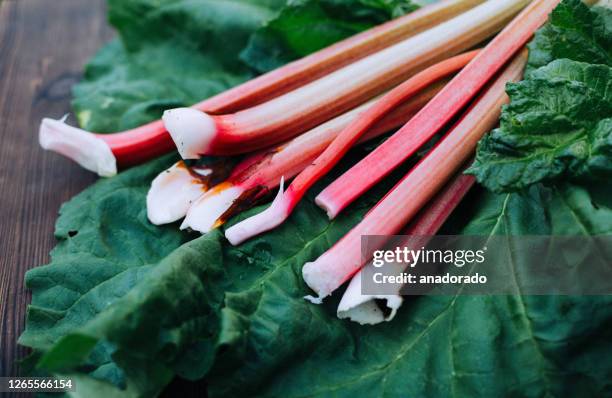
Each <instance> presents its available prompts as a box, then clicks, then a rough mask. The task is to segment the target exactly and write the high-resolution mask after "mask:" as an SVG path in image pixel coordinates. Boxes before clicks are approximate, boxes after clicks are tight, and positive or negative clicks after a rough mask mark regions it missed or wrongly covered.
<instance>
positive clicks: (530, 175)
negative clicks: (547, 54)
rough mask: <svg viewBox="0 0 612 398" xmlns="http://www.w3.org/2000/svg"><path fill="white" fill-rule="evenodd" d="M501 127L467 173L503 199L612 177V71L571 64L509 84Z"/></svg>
mask: <svg viewBox="0 0 612 398" xmlns="http://www.w3.org/2000/svg"><path fill="white" fill-rule="evenodd" d="M507 92H508V95H509V96H510V104H509V105H507V106H506V107H505V108H504V110H503V112H502V116H501V122H500V127H499V128H498V129H495V130H493V131H492V132H491V133H490V134H488V135H486V136H485V137H484V138H483V139H482V140H481V141H480V143H479V146H478V152H477V156H476V161H475V162H474V165H473V166H472V167H471V168H470V170H469V172H470V173H472V174H474V175H475V176H476V177H477V178H478V181H479V182H481V183H482V184H483V185H485V186H486V187H487V188H489V189H491V190H493V191H496V192H500V191H512V190H518V189H523V188H525V187H528V186H530V185H532V184H535V183H537V182H554V181H558V180H561V179H571V180H576V181H578V180H581V181H584V180H589V179H596V178H600V179H607V178H609V177H610V175H611V174H612V68H611V67H608V66H605V65H591V64H587V63H582V62H575V61H570V60H566V59H562V60H556V61H553V62H551V63H550V64H548V65H547V66H545V67H542V68H540V69H537V70H535V71H534V72H532V73H531V75H530V76H529V77H528V78H526V79H525V80H523V81H521V82H519V83H516V84H508V86H507Z"/></svg>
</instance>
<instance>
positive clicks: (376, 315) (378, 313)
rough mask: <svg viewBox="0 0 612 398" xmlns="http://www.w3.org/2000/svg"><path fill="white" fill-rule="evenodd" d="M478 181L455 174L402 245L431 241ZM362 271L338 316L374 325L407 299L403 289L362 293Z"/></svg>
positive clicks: (408, 231)
mask: <svg viewBox="0 0 612 398" xmlns="http://www.w3.org/2000/svg"><path fill="white" fill-rule="evenodd" d="M462 170H463V169H462ZM474 182H475V180H474V177H472V176H468V175H464V174H462V171H461V172H460V173H459V175H457V176H455V177H453V181H452V182H450V183H449V184H448V185H447V186H446V187H445V188H443V189H442V191H441V192H439V193H438V194H437V195H436V197H435V198H434V199H433V201H432V202H431V203H430V204H429V205H427V207H425V208H424V209H422V210H421V211H420V212H419V213H418V215H417V216H416V217H415V219H414V220H413V221H412V222H411V223H410V225H409V226H408V228H406V229H405V230H404V231H403V232H402V235H406V239H405V240H403V242H402V243H401V244H400V245H399V246H400V247H409V248H419V247H421V246H422V245H424V244H427V241H428V237H431V236H433V235H435V234H437V233H438V231H439V230H440V228H441V227H442V225H443V224H444V223H445V222H446V220H447V219H448V217H450V215H451V214H452V212H453V211H454V210H455V208H456V207H457V206H458V205H459V203H461V201H462V200H463V198H464V197H465V195H466V194H467V193H468V192H469V190H470V188H472V186H473V185H474ZM365 267H373V265H372V262H369V263H368V264H367V265H366V266H365ZM362 272H363V269H362V270H360V271H359V272H358V273H357V274H355V276H353V278H352V279H351V281H350V283H349V285H348V287H347V288H346V291H345V292H344V294H343V295H342V299H341V300H340V304H338V310H337V312H336V313H337V315H338V318H341V319H344V318H348V319H350V320H352V321H354V322H358V323H360V324H362V325H366V324H367V325H374V324H377V323H381V322H384V321H390V320H392V319H393V318H394V317H395V314H396V313H397V310H398V309H399V307H400V306H401V305H402V302H403V298H402V296H400V295H399V288H398V292H397V294H384V295H369V294H362V293H361V278H362V276H361V274H362ZM382 305H384V306H385V307H386V311H383V310H382V308H381V306H382Z"/></svg>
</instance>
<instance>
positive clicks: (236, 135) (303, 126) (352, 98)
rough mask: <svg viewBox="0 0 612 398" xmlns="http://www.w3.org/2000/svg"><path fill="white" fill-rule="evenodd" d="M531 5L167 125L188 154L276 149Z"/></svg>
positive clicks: (181, 115) (489, 9) (172, 118)
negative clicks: (240, 106)
mask: <svg viewBox="0 0 612 398" xmlns="http://www.w3.org/2000/svg"><path fill="white" fill-rule="evenodd" d="M526 3H528V0H489V1H487V2H485V3H483V4H481V5H479V6H477V7H475V8H472V9H471V10H469V11H466V12H465V13H463V14H460V15H458V16H456V17H454V18H452V19H450V20H448V21H446V22H443V23H441V24H440V25H437V26H435V27H433V28H431V29H428V30H426V31H424V32H421V33H419V34H417V35H415V36H412V37H410V38H408V39H405V40H403V41H401V42H399V43H396V44H394V45H392V46H390V47H387V48H385V49H383V50H380V51H378V52H376V53H374V54H371V55H369V56H368V57H366V58H363V59H360V60H358V61H355V62H354V63H352V64H349V65H347V66H345V67H343V68H341V69H338V70H337V71H335V72H332V73H330V74H327V75H325V76H324V77H321V78H320V79H318V80H315V81H313V82H311V83H309V84H306V85H304V86H301V87H299V88H297V89H295V90H293V91H291V92H289V93H286V94H283V95H281V96H279V97H276V98H274V99H272V100H270V101H267V102H265V103H263V104H260V105H256V106H254V107H252V108H248V109H245V110H242V111H239V112H236V113H232V114H227V115H208V114H206V113H204V112H200V111H198V110H195V109H192V108H178V109H173V110H169V111H166V112H165V113H164V116H163V120H164V124H165V126H166V128H167V129H168V132H169V133H170V135H171V136H172V138H173V140H174V142H175V143H176V145H177V148H178V151H179V153H180V154H181V156H183V158H185V159H197V158H198V157H199V156H201V155H203V154H214V155H231V154H237V153H244V152H249V151H253V150H256V149H260V148H264V147H269V146H271V145H274V144H276V143H278V142H281V141H283V140H286V139H288V138H290V137H292V136H295V135H298V134H300V133H301V132H304V131H306V130H308V129H310V128H312V127H314V126H317V125H319V124H321V123H322V122H324V121H326V120H329V119H330V118H332V117H334V116H336V115H339V114H341V113H343V112H345V111H347V110H349V109H352V108H354V107H355V106H357V105H359V104H361V103H363V102H365V101H366V100H368V99H370V98H373V97H374V96H376V95H378V94H380V93H382V92H384V91H385V90H388V89H390V88H392V87H394V86H396V85H397V84H399V83H400V82H402V81H404V80H406V79H407V78H408V77H410V76H412V75H414V74H415V73H416V72H418V71H420V70H422V69H423V68H425V67H427V66H429V65H431V64H433V63H435V62H437V61H439V60H441V59H444V58H447V57H448V56H450V55H453V54H456V53H458V52H460V51H463V50H465V49H467V48H470V47H473V46H474V45H476V44H478V43H479V42H481V41H482V40H484V39H485V38H487V37H489V36H490V35H492V34H493V33H495V32H497V31H499V30H500V29H501V28H502V27H503V26H504V25H505V24H506V23H507V21H508V20H509V19H511V17H512V16H514V15H515V14H516V13H517V12H518V11H520V9H522V8H523V6H524V5H525V4H526Z"/></svg>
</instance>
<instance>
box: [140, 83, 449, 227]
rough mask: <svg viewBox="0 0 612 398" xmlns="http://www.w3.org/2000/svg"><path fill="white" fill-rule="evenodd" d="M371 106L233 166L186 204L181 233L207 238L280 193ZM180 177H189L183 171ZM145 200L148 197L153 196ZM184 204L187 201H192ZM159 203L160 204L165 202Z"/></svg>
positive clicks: (383, 128)
mask: <svg viewBox="0 0 612 398" xmlns="http://www.w3.org/2000/svg"><path fill="white" fill-rule="evenodd" d="M447 81H448V80H446V81H444V80H443V81H439V82H436V83H435V84H433V85H432V86H430V87H428V88H427V89H425V90H423V91H422V92H420V93H419V94H418V95H416V96H414V97H413V98H411V99H410V100H409V101H406V102H405V103H404V104H402V105H401V106H400V107H398V108H397V109H395V110H393V112H390V113H389V114H388V115H386V116H385V118H384V119H382V120H380V121H379V122H378V123H376V125H375V126H373V128H372V129H370V130H369V131H368V133H367V134H366V135H365V136H364V137H362V140H361V141H366V140H368V139H371V138H374V137H376V136H379V135H380V134H382V133H385V132H387V131H389V130H391V129H393V128H396V127H398V126H401V125H402V124H403V123H405V122H406V121H407V120H408V119H409V118H410V117H411V116H413V115H414V114H415V113H416V112H417V111H418V110H419V109H420V108H421V107H422V106H423V105H425V104H426V103H427V102H428V101H429V100H430V99H431V98H432V97H433V96H434V95H435V94H436V93H437V92H439V91H440V90H441V88H442V87H443V86H444V84H445V83H447ZM375 103H376V100H373V101H370V102H368V103H366V104H364V105H362V106H360V107H358V108H355V109H353V110H352V111H350V112H347V113H345V114H343V115H341V116H338V117H336V118H334V119H332V120H330V121H328V122H326V123H323V124H322V125H319V126H317V127H315V128H314V129H312V130H310V131H308V132H307V133H304V134H302V135H300V136H298V137H296V138H294V139H292V140H291V141H289V142H287V143H285V144H282V145H280V146H278V147H275V148H271V149H266V150H264V151H261V152H259V153H256V154H254V155H251V156H249V157H247V158H246V159H245V160H243V161H242V162H241V163H239V164H238V165H237V166H236V168H235V169H234V171H233V172H232V175H231V176H230V177H229V178H228V179H227V180H226V181H224V182H223V183H221V184H219V185H218V186H216V187H214V188H213V189H211V190H210V191H208V192H206V193H203V194H200V195H198V199H197V200H195V201H194V202H193V204H191V205H190V206H189V205H187V204H186V206H187V207H188V208H189V210H188V212H187V217H186V218H185V220H184V222H183V224H182V226H181V228H190V229H193V230H196V231H199V232H201V233H206V232H208V231H210V230H211V229H212V228H215V227H218V226H220V225H222V224H223V223H224V222H225V221H226V220H227V219H228V218H229V217H231V216H233V215H235V214H237V213H238V212H240V211H242V210H246V209H247V208H250V207H252V206H253V205H254V204H255V203H256V202H257V201H258V200H259V199H261V198H263V197H265V196H266V195H267V194H268V193H269V192H271V191H272V190H274V189H275V188H276V187H278V185H279V182H280V180H281V178H282V177H283V176H284V177H285V178H286V179H289V178H292V177H293V176H295V175H296V174H297V173H299V172H300V171H302V170H303V169H304V168H305V167H307V166H308V165H309V164H310V163H312V161H313V160H314V159H315V158H316V157H317V156H318V155H319V154H320V153H321V152H323V151H324V150H325V148H326V147H327V146H328V145H329V144H330V142H332V140H333V139H334V138H335V137H336V136H337V135H338V134H339V133H340V132H341V131H342V130H343V129H344V128H345V127H346V126H347V125H348V124H349V123H351V122H352V121H353V120H355V119H356V118H357V117H358V116H359V115H361V114H362V113H363V112H365V111H366V110H367V109H369V108H370V107H372V106H373V105H374V104H375ZM184 173H185V174H188V172H186V171H185V172H184ZM163 175H164V173H162V174H160V177H162V178H163ZM187 178H189V177H187ZM192 181H193V182H192V184H193V183H197V181H196V180H192ZM168 186H169V188H170V190H173V188H172V186H171V185H168ZM152 190H153V188H152ZM185 190H186V192H187V193H188V192H189V190H188V188H185ZM175 192H176V191H175ZM170 195H172V192H167V194H165V195H164V196H166V197H167V196H170ZM149 196H152V194H151V191H150V193H149ZM184 199H187V201H188V200H189V199H190V198H184ZM157 202H158V203H160V204H162V202H164V200H159V201H157ZM184 202H186V200H184ZM159 212H161V213H166V212H167V209H166V208H165V207H164V208H160V209H159ZM178 215H179V214H178V213H175V216H178ZM183 215H185V214H183ZM179 218H181V217H176V218H175V219H174V220H171V221H175V220H178V219H179Z"/></svg>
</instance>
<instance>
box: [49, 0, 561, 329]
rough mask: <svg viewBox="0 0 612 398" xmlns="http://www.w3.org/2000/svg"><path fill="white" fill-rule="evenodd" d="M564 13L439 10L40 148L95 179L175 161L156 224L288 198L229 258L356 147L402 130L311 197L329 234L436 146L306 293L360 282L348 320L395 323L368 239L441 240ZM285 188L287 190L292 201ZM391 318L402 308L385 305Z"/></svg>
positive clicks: (244, 234)
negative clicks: (367, 284) (544, 37)
mask: <svg viewBox="0 0 612 398" xmlns="http://www.w3.org/2000/svg"><path fill="white" fill-rule="evenodd" d="M557 3H558V0H534V1H529V0H488V1H481V0H443V1H440V2H437V3H435V4H432V5H428V6H426V7H423V8H421V9H419V10H418V11H416V12H413V13H411V14H409V15H406V16H403V17H400V18H398V19H395V20H392V21H390V22H388V23H386V24H383V25H380V26H377V27H375V28H373V29H370V30H368V31H365V32H363V33H361V34H358V35H356V36H353V37H351V38H349V39H346V40H344V41H341V42H339V43H337V44H334V45H332V46H330V47H327V48H325V49H323V50H321V51H319V52H316V53H314V54H312V55H310V56H307V57H305V58H303V59H300V60H298V61H295V62H292V63H290V64H288V65H286V66H284V67H281V68H279V69H276V70H274V71H272V72H269V73H267V74H264V75H262V76H260V77H257V78H255V79H253V80H251V81H248V82H246V83H244V84H242V85H239V86H237V87H235V88H232V89H230V90H228V91H226V92H223V93H221V94H219V95H216V96H214V97H212V98H209V99H207V100H205V101H203V102H200V103H198V104H196V105H194V106H193V107H191V108H177V109H170V110H167V111H165V112H164V114H163V118H162V120H159V121H155V122H153V123H149V124H146V125H143V126H141V127H138V128H135V129H132V130H129V131H125V132H120V133H115V134H92V133H89V132H85V131H83V130H81V129H78V128H75V127H71V126H68V125H67V124H65V123H64V120H52V119H44V120H43V121H42V125H41V128H40V143H41V145H42V146H43V147H44V148H46V149H50V150H54V151H57V152H59V153H61V154H63V155H65V156H68V157H70V158H72V159H74V160H75V161H77V162H78V163H79V164H81V165H82V166H83V167H85V168H87V169H89V170H92V171H94V172H97V173H98V174H99V175H101V176H111V175H114V174H116V172H117V168H118V167H119V168H121V167H127V166H131V165H135V164H139V163H142V162H145V161H147V160H150V159H152V158H155V157H158V156H160V155H162V154H164V153H167V152H170V151H173V150H178V153H179V154H180V156H181V157H182V158H183V159H184V160H181V161H179V162H177V163H176V164H174V165H173V166H172V167H171V168H169V169H168V170H165V171H164V172H162V173H161V174H160V175H159V176H157V178H155V179H154V180H153V182H152V184H151V188H150V191H149V193H148V196H147V214H148V217H149V220H150V221H151V223H153V224H156V225H160V224H166V223H173V222H176V221H178V220H180V219H183V221H182V224H181V225H180V228H181V229H191V230H195V231H199V232H200V233H203V234H204V233H207V232H209V231H211V230H212V229H215V228H218V227H220V226H221V225H223V224H224V223H225V222H227V221H228V220H230V219H231V218H232V217H233V216H235V215H237V214H239V213H240V212H242V211H244V210H246V209H249V208H250V207H252V206H254V204H256V203H261V202H262V201H264V200H266V199H267V198H270V197H271V196H273V192H275V191H278V193H277V194H276V196H275V197H274V199H273V201H272V203H271V204H270V205H269V207H267V208H266V209H265V210H264V211H262V212H261V213H259V214H256V215H254V216H252V217H249V218H246V219H244V220H242V221H241V222H239V223H236V224H234V225H232V226H231V227H229V228H227V229H225V236H226V238H227V239H228V241H229V242H230V243H231V244H233V245H240V244H241V243H242V242H244V241H246V240H248V239H249V238H251V237H253V236H255V235H258V234H261V233H264V232H266V231H269V230H271V229H273V228H276V227H277V226H279V225H281V224H282V223H283V222H284V221H285V220H286V219H287V218H288V217H289V216H290V215H291V213H292V211H293V210H294V208H295V207H296V205H297V204H298V203H299V202H300V200H301V199H302V198H303V197H304V195H305V194H306V192H307V191H308V190H309V189H310V188H311V187H312V186H313V185H314V184H315V183H316V182H317V181H319V180H320V179H321V178H322V177H323V176H325V175H326V174H327V173H329V172H330V171H331V170H332V169H333V168H334V166H336V165H337V163H338V162H339V161H340V160H341V159H342V158H343V156H344V155H345V154H346V153H347V152H348V151H349V150H350V149H351V148H352V147H354V146H356V145H359V144H360V143H363V142H365V141H367V140H371V139H373V138H375V137H379V136H381V135H383V134H385V133H388V132H390V131H392V130H394V129H397V128H399V129H398V130H397V131H396V132H394V133H393V134H391V135H390V136H389V137H388V138H387V139H386V140H384V141H383V142H382V143H381V144H380V145H378V146H377V147H376V148H375V149H374V150H372V151H371V152H370V153H368V154H367V156H365V157H364V158H363V159H361V160H360V161H359V162H357V163H356V164H355V165H354V166H353V167H351V168H350V169H348V171H346V172H345V173H343V174H342V175H340V177H339V178H337V179H336V180H335V181H333V183H331V184H330V185H329V186H327V187H326V188H325V189H323V190H322V191H321V192H320V193H318V196H317V197H316V204H317V205H318V206H320V207H321V211H325V212H326V213H327V215H328V217H329V218H330V219H333V218H335V217H336V216H337V215H338V214H340V213H341V212H342V211H344V210H345V209H346V208H347V206H349V205H350V204H351V203H353V202H354V201H355V200H356V199H358V198H359V197H360V196H361V195H363V194H364V193H365V192H366V191H368V190H369V189H370V188H372V187H373V186H374V185H376V184H377V183H379V182H380V181H381V180H383V179H384V178H385V177H386V176H388V175H389V174H390V173H391V172H392V171H393V170H395V169H396V168H398V166H400V165H402V164H405V163H406V161H407V160H408V159H409V158H413V157H414V156H415V154H416V153H417V152H418V151H419V150H420V149H422V148H424V147H426V146H427V145H429V144H430V142H431V141H432V140H433V139H436V140H437V141H436V144H435V146H433V148H432V149H430V150H429V151H428V152H427V154H426V155H425V156H423V157H422V158H420V159H419V161H418V163H416V165H415V166H414V167H412V168H411V169H410V170H409V171H408V173H407V174H406V175H405V177H404V178H402V179H401V181H400V182H399V183H397V184H396V185H395V187H393V188H392V189H391V190H390V191H389V192H388V193H387V194H386V195H385V196H384V197H383V198H382V199H381V200H380V201H379V202H378V203H377V204H376V205H375V206H374V207H373V208H372V209H371V210H370V211H369V212H368V213H367V215H366V216H365V217H364V218H363V219H362V220H361V222H359V223H358V224H357V225H356V226H355V227H354V228H353V229H352V230H350V231H349V232H348V233H347V234H346V235H345V236H344V237H342V238H341V239H340V240H339V241H337V242H336V243H335V244H334V245H333V246H332V247H331V248H330V249H329V250H328V251H327V252H325V253H324V254H322V255H321V256H320V257H319V258H317V259H316V260H315V261H313V262H309V263H306V264H304V267H303V271H302V272H303V277H304V280H305V282H306V283H307V285H308V286H309V287H310V288H311V289H312V291H314V293H315V294H314V295H313V296H309V297H308V298H309V299H310V300H311V301H313V302H320V301H321V300H322V299H323V298H324V297H326V296H329V295H330V294H331V293H332V292H334V291H335V290H336V289H337V288H338V287H340V286H341V285H342V284H343V283H345V282H346V281H348V280H349V279H351V278H354V279H353V282H352V283H351V284H350V286H349V288H348V289H347V292H346V294H345V296H344V298H343V299H342V302H341V303H340V308H339V314H342V316H348V317H349V318H352V319H354V320H357V321H359V322H363V323H374V322H379V321H381V320H383V318H384V317H385V316H384V315H382V313H381V312H380V311H377V309H376V306H375V305H374V303H373V301H372V300H374V299H375V298H376V297H367V296H363V295H361V294H360V292H359V289H358V285H359V282H358V280H359V278H360V274H359V270H360V269H361V268H362V267H363V266H365V265H366V264H367V259H364V258H363V257H362V255H361V254H362V253H361V249H360V245H361V237H362V236H364V235H394V234H399V233H405V234H409V235H434V234H436V232H437V231H438V230H439V229H440V227H441V226H442V224H443V223H444V221H445V220H446V219H447V218H448V216H449V215H450V214H451V212H452V211H453V209H455V207H456V206H457V205H458V203H459V202H460V201H461V200H462V198H463V197H464V196H465V195H466V193H467V192H468V191H469V189H470V187H471V186H472V185H473V183H474V181H473V178H472V177H470V176H465V175H462V172H463V170H464V168H465V165H466V164H467V163H469V161H470V159H471V158H472V156H473V154H474V151H475V148H476V144H477V142H478V141H479V139H480V138H481V137H482V136H483V135H484V134H486V133H487V132H488V131H490V130H491V129H492V128H493V127H495V126H496V124H497V123H498V119H499V115H500V112H501V108H502V105H503V104H504V103H506V102H507V101H508V98H507V96H506V93H505V86H506V83H508V82H513V81H518V80H520V78H521V76H522V72H523V68H524V66H525V63H526V60H527V50H526V49H525V45H526V43H527V42H528V41H529V40H530V39H531V37H532V36H533V34H534V32H535V31H536V30H537V29H538V28H539V27H540V26H542V25H543V24H544V23H545V22H546V20H547V17H548V14H549V13H550V12H551V11H552V10H553V8H554V7H555V6H556V4H557ZM285 184H288V187H285ZM383 298H384V299H386V301H387V305H388V307H389V308H391V312H390V314H387V315H386V318H385V319H389V318H392V317H393V314H394V313H395V311H396V310H397V308H398V307H399V305H400V304H401V299H400V298H399V297H397V296H387V297H383Z"/></svg>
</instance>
